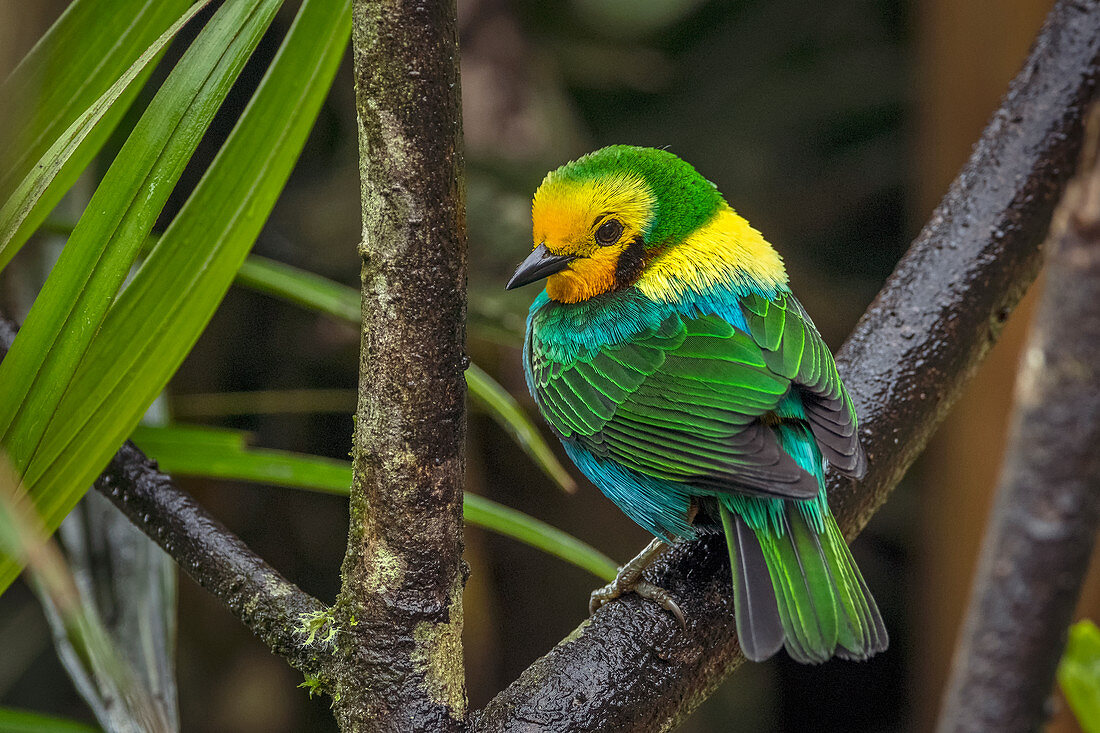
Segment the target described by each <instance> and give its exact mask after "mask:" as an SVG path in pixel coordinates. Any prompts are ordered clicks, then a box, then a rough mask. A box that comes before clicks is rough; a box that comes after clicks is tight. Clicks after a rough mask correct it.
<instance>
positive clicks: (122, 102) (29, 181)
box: [0, 0, 210, 270]
mask: <svg viewBox="0 0 1100 733" xmlns="http://www.w3.org/2000/svg"><path fill="white" fill-rule="evenodd" d="M209 2H210V0H201V2H198V3H196V4H195V5H194V6H192V7H191V9H190V10H187V11H186V12H183V14H182V15H180V13H179V12H177V13H176V14H175V16H176V21H175V22H174V23H172V25H171V26H169V27H168V29H167V30H165V31H164V32H163V33H161V35H160V37H159V38H157V39H156V40H155V41H153V43H152V45H149V46H148V48H145V50H144V52H143V53H141V55H140V56H138V58H137V60H135V61H134V62H133V63H132V64H131V65H130V66H129V68H126V69H125V71H124V72H123V73H122V74H121V75H120V76H118V78H117V79H116V80H115V81H114V83H113V84H111V85H110V87H108V88H107V89H106V91H104V92H103V93H102V94H101V95H100V96H99V97H98V98H96V99H95V100H94V101H92V102H91V104H89V105H88V106H87V107H86V108H85V109H84V111H83V112H82V113H81V114H80V115H79V116H77V117H76V119H74V120H72V122H71V123H69V124H68V126H67V127H65V128H61V129H62V130H63V132H61V133H60V134H59V135H56V136H55V135H54V134H53V132H52V128H54V127H57V126H58V125H60V124H61V122H63V121H65V120H67V119H68V117H69V114H70V113H71V109H70V107H69V106H68V105H63V104H61V103H60V102H59V104H58V107H60V108H59V109H57V110H51V109H47V110H46V111H45V112H44V114H51V113H52V114H53V115H54V119H53V120H43V121H42V122H43V124H44V129H41V130H39V129H35V130H34V132H33V135H34V139H33V140H32V141H30V143H29V144H28V147H27V151H26V153H25V155H33V151H35V150H37V149H38V148H39V147H42V145H41V142H42V141H43V140H44V141H46V142H47V143H48V144H49V147H48V149H46V150H45V151H43V152H42V153H41V157H40V158H37V159H35V158H31V159H30V161H31V162H34V161H35V160H37V164H36V165H33V166H31V167H30V168H29V169H28V170H26V171H25V175H24V176H23V177H22V178H21V180H20V179H17V178H16V176H17V175H19V174H20V173H22V172H23V169H24V165H23V162H22V158H20V159H19V160H16V161H15V162H14V164H13V165H12V167H11V169H10V170H9V171H8V175H7V177H6V178H5V180H4V182H3V184H2V186H0V196H3V205H2V206H0V270H2V269H4V266H5V265H7V263H8V262H9V261H11V258H12V257H14V256H15V253H16V252H17V251H18V250H19V248H20V247H21V246H22V244H23V243H24V242H25V241H26V239H27V237H28V236H29V235H30V233H31V232H32V231H33V230H34V228H35V227H37V226H38V224H39V223H40V222H41V221H42V219H43V218H45V216H46V214H47V213H48V212H49V210H50V209H52V208H53V207H54V206H55V205H56V204H57V202H58V201H59V200H60V198H61V196H62V195H63V194H64V192H65V191H66V190H67V189H68V187H69V186H71V185H72V183H73V181H75V180H76V177H77V176H78V175H79V174H80V171H82V170H83V169H84V167H85V166H87V164H88V162H89V161H90V160H91V158H92V156H93V155H94V154H95V151H96V150H98V149H99V147H100V146H101V145H102V144H103V142H104V140H105V139H106V136H107V134H108V133H109V132H110V131H111V129H113V127H114V125H115V124H117V123H118V119H119V118H120V117H121V116H122V114H123V113H124V112H125V110H126V108H127V107H128V106H129V104H130V102H131V101H133V97H134V95H136V94H137V92H138V90H139V89H140V87H141V85H140V84H135V83H134V81H135V80H137V79H142V80H143V79H144V78H145V77H146V76H148V73H149V72H150V71H152V62H153V61H154V60H155V59H157V58H158V57H159V56H160V54H161V53H162V52H163V51H164V49H165V48H166V47H167V45H168V43H169V41H171V40H172V39H173V38H174V37H175V35H176V34H177V33H178V32H179V31H180V29H181V28H183V26H185V25H186V24H187V23H188V21H190V20H191V19H192V18H193V17H194V16H195V14H196V13H198V12H199V10H201V9H202V8H203V7H204V6H206V5H207V4H209ZM179 5H182V6H183V7H182V8H180V12H182V11H183V9H184V8H186V6H187V5H188V3H184V2H180V1H179V0H173V1H172V2H168V3H165V7H163V8H160V9H159V10H158V11H157V12H158V13H163V12H164V11H165V9H168V8H172V7H174V6H179ZM85 10H86V9H85ZM84 15H86V12H81V13H80V14H79V16H78V18H77V20H80V19H81V18H82V17H83V16H84ZM141 15H142V16H144V13H142V14H141ZM62 20H65V18H63V19H62ZM153 20H154V23H153V24H151V27H150V28H141V29H140V30H143V31H145V33H135V35H137V36H138V37H137V38H130V37H129V36H130V34H127V35H126V36H124V37H123V39H122V41H129V42H130V43H131V44H133V43H135V42H140V41H141V40H142V38H143V37H144V36H145V35H147V33H148V31H149V30H150V29H151V28H157V27H159V26H160V25H161V24H160V23H158V22H156V21H159V20H160V19H159V17H156V18H153ZM70 24H71V23H70V22H66V23H65V25H66V30H67V31H68V32H67V33H66V34H65V36H66V37H67V36H68V35H71V32H72V30H73V29H71V28H68V26H69V25H70ZM89 35H90V34H89ZM50 45H51V46H52V45H53V44H50ZM97 45H98V44H97ZM48 48H49V47H47V50H48ZM35 50H36V51H37V50H38V48H37V47H36V49H35ZM32 54H34V55H36V56H37V54H35V52H34V51H32ZM21 68H22V67H21ZM17 71H18V70H17ZM29 75H30V71H29V70H28V71H26V72H25V74H20V78H19V79H18V80H17V81H16V82H15V83H14V84H13V85H14V86H17V87H21V86H25V84H26V83H28V81H27V80H24V79H23V77H24V76H29ZM68 80H69V75H68V74H64V75H63V77H62V81H63V82H64V81H68ZM70 86H72V85H71V84H64V83H62V84H61V85H60V88H59V89H54V88H51V89H50V90H49V100H50V102H53V101H54V99H55V97H57V96H58V95H64V93H65V92H66V90H67V89H68V88H69V87H70ZM84 89H85V87H81V88H80V89H78V90H76V91H77V94H78V97H77V98H79V96H81V95H80V92H82V91H84ZM14 93H18V92H14ZM69 104H70V105H71V104H72V101H70V102H69ZM52 106H53V105H50V107H52ZM34 120H37V117H33V118H32V122H33V121H34ZM51 122H52V124H50V123H51ZM12 134H13V137H14V138H15V139H16V140H18V139H19V136H20V133H19V132H13V133H12ZM24 134H26V133H24ZM10 147H13V148H14V147H16V146H15V145H10ZM16 180H19V183H18V185H15V181H16ZM9 188H11V189H12V191H11V192H10V194H9V193H8V189H9Z"/></svg>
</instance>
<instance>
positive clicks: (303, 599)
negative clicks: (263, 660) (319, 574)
mask: <svg viewBox="0 0 1100 733" xmlns="http://www.w3.org/2000/svg"><path fill="white" fill-rule="evenodd" d="M95 488H96V490H97V491H99V492H100V493H101V494H103V495H104V496H106V497H107V498H108V499H110V500H111V501H112V502H113V503H114V505H115V506H117V507H118V508H119V509H120V510H122V513H123V514H125V515H126V516H127V517H129V518H130V520H131V521H132V522H133V523H134V524H135V525H137V526H138V527H139V528H141V530H142V531H143V532H145V534H147V535H148V536H149V537H150V539H152V540H153V541H154V542H156V543H157V544H158V545H160V547H161V548H162V549H163V550H164V551H165V552H167V553H168V554H169V555H170V556H171V557H172V558H173V559H174V560H175V561H176V562H177V563H179V566H180V567H181V568H182V569H183V570H184V572H186V573H187V574H188V575H190V576H191V578H192V579H193V580H194V581H195V582H196V583H198V584H199V585H201V586H202V587H203V588H205V589H206V590H207V591H209V592H210V594H211V595H213V596H214V597H215V598H218V599H219V600H221V601H222V602H223V603H224V604H225V605H226V606H228V607H229V610H230V611H232V612H233V615H235V616H236V617H237V618H238V619H240V621H241V623H243V624H244V625H245V626H246V627H248V628H249V629H250V630H251V631H252V633H254V634H255V635H256V636H258V637H259V638H260V640H261V641H263V642H264V643H265V644H267V646H268V648H269V649H271V651H272V652H274V653H275V654H278V655H279V656H280V657H283V658H284V659H286V660H287V662H288V663H289V664H290V665H291V666H293V667H295V668H297V669H299V670H301V671H302V672H303V673H304V674H306V675H307V676H319V675H320V674H322V669H323V668H324V666H325V665H326V664H327V662H328V660H329V652H328V650H327V648H326V646H325V645H324V644H323V643H322V642H320V641H319V640H318V637H320V638H323V637H324V635H325V632H326V630H325V629H320V632H321V633H320V634H314V635H313V638H309V634H308V630H307V625H306V620H307V619H310V618H315V619H323V618H324V616H323V614H324V613H325V611H326V610H327V609H326V607H325V605H324V604H323V603H321V602H320V601H319V600H317V599H316V598H314V597H313V596H311V595H309V594H308V593H305V592H303V591H302V590H301V589H299V588H298V587H297V586H296V585H294V584H293V583H291V582H290V581H289V580H287V579H286V578H284V577H283V576H282V575H280V574H279V573H278V571H276V570H275V569H274V568H272V567H271V566H270V565H268V564H267V563H266V562H264V560H263V559H262V558H260V557H259V556H258V555H256V554H255V553H253V552H252V550H250V549H249V548H248V547H247V546H246V545H245V544H244V543H243V542H241V540H240V539H239V538H238V537H237V536H236V535H234V534H233V533H232V532H230V531H229V530H227V529H226V528H225V527H224V526H223V525H222V524H221V522H219V521H218V520H217V519H215V518H214V517H212V516H211V515H210V513H209V512H207V511H206V509H204V508H203V507H202V506H200V505H199V504H198V503H197V502H195V500H194V499H192V498H191V496H190V495H189V494H187V493H186V492H185V491H183V490H181V489H180V488H178V487H177V486H176V485H175V483H174V482H173V481H172V479H171V477H170V476H168V475H166V474H163V473H161V472H160V471H158V470H157V464H156V462H155V461H153V460H151V459H149V458H147V457H146V456H145V455H144V454H143V453H142V452H141V451H140V450H138V448H137V447H136V446H135V445H134V444H133V443H131V442H130V441H126V443H124V444H123V446H122V447H121V448H119V450H118V453H116V454H115V456H114V458H112V459H111V463H110V464H109V465H108V466H107V468H106V470H104V472H103V473H102V474H101V475H100V476H99V478H98V479H96V482H95Z"/></svg>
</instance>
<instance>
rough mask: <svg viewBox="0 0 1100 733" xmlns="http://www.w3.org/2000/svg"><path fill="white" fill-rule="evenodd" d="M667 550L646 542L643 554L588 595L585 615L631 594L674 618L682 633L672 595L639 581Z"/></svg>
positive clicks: (680, 617) (681, 616)
mask: <svg viewBox="0 0 1100 733" xmlns="http://www.w3.org/2000/svg"><path fill="white" fill-rule="evenodd" d="M667 549H668V545H666V544H665V543H664V542H661V541H660V540H653V541H652V542H650V543H649V544H648V545H647V546H646V548H645V549H644V550H642V551H641V552H640V553H638V555H637V557H635V558H634V559H633V560H631V561H630V562H628V563H627V564H626V565H623V566H622V567H621V568H619V573H618V575H616V576H615V579H614V580H613V581H611V582H610V583H608V584H607V585H605V586H604V587H602V588H598V589H597V590H594V591H592V595H591V596H590V597H589V600H588V612H589V613H590V614H592V613H595V612H596V610H597V609H599V608H600V606H602V605H604V604H605V603H607V602H609V601H613V600H615V599H616V598H618V597H619V596H621V595H622V594H623V593H630V592H631V591H633V592H635V593H637V594H638V595H640V596H641V597H642V598H648V599H649V600H651V601H653V602H655V603H657V604H658V605H660V606H661V608H663V609H665V610H666V611H668V612H669V613H671V614H672V615H673V616H675V617H676V620H677V621H679V622H680V626H681V627H682V628H685V629H686V628H687V621H686V620H685V619H684V614H683V611H681V610H680V607H679V606H678V605H677V604H676V601H674V600H673V599H672V594H671V593H669V592H668V591H667V590H665V589H664V588H662V587H660V586H659V585H656V584H654V583H650V582H649V581H648V580H642V573H643V572H644V571H645V569H646V568H648V567H649V566H650V565H652V564H653V561H654V560H656V559H657V558H658V557H660V556H661V555H662V554H664V552H665V550H667Z"/></svg>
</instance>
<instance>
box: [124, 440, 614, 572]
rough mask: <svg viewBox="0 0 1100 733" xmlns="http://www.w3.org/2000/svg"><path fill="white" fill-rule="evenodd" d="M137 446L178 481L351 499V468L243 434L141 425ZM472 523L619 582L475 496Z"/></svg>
mask: <svg viewBox="0 0 1100 733" xmlns="http://www.w3.org/2000/svg"><path fill="white" fill-rule="evenodd" d="M133 440H134V442H135V443H136V444H137V445H138V447H140V448H141V449H142V450H143V451H145V452H146V453H148V454H149V455H150V456H151V457H153V458H155V459H156V460H157V462H158V463H159V464H160V467H161V468H162V469H163V470H165V471H167V472H168V473H172V474H175V475H178V476H205V477H208V478H221V479H232V480H237V481H255V482H258V483H265V484H272V485H275V486H286V487H289V488H295V489H308V490H310V491H320V492H324V493H327V494H337V495H340V496H347V495H348V490H349V487H350V486H351V464H350V463H348V462H347V461H336V460H333V459H330V458H322V457H319V456H309V455H303V454H301V453H291V452H288V451H277V450H268V449H259V448H248V447H247V446H246V445H245V436H244V434H243V433H240V432H237V431H232V430H222V429H217V428H204V427H196V426H181V425H173V426H170V427H166V428H150V427H145V426H139V427H138V428H137V429H136V430H135V431H134V434H133ZM463 512H464V514H465V517H466V521H467V522H469V523H470V524H473V525H477V526H479V527H483V528H485V529H488V530H491V531H493V532H496V533H498V534H502V535H504V536H506V537H511V538H512V539H515V540H518V541H520V542H523V543H524V544H527V545H530V546H532V547H535V548H538V549H539V550H542V551H543V552H546V553H547V554H550V555H553V556H554V557H557V558H560V559H562V560H564V561H566V562H568V563H572V564H573V565H576V566H577V567H580V568H583V569H585V570H587V571H588V572H590V573H592V574H593V575H595V576H597V577H599V578H602V579H604V580H613V579H614V578H615V573H616V570H617V568H616V566H615V563H614V562H613V561H612V560H611V559H610V558H609V557H607V556H606V555H604V554H603V553H601V552H600V551H599V550H597V549H595V548H594V547H592V546H591V545H588V544H587V543H585V542H582V541H581V540H579V539H577V538H576V537H573V536H572V535H569V534H567V533H565V532H563V531H561V530H560V529H558V528H556V527H553V526H551V525H549V524H547V523H546V522H543V521H540V520H538V519H535V518H534V517H531V516H529V515H527V514H524V513H522V512H519V511H516V510H515V509H510V508H508V507H506V506H503V505H501V504H498V503H496V502H494V501H491V500H489V499H486V498H484V497H482V496H477V495H476V494H469V493H468V494H466V495H465V496H464V497H463Z"/></svg>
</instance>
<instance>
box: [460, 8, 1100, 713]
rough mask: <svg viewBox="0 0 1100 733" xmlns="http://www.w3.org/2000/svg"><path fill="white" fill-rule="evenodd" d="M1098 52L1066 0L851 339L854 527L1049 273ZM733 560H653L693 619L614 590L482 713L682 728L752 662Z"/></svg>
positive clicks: (698, 554) (844, 363)
mask: <svg viewBox="0 0 1100 733" xmlns="http://www.w3.org/2000/svg"><path fill="white" fill-rule="evenodd" d="M1098 65H1100V3H1097V2H1065V1H1063V2H1059V3H1058V4H1057V5H1056V6H1055V8H1054V10H1053V11H1052V12H1051V15H1050V17H1049V18H1048V19H1047V22H1046V24H1045V26H1044V28H1043V31H1042V32H1041V33H1040V35H1039V38H1038V40H1037V41H1036V44H1035V47H1034V49H1033V50H1032V53H1031V56H1030V57H1029V59H1028V61H1027V63H1026V64H1025V66H1024V69H1023V70H1022V71H1021V72H1020V74H1019V75H1018V76H1017V77H1016V79H1015V80H1014V81H1013V83H1012V85H1011V87H1010V89H1009V92H1008V94H1007V96H1006V98H1005V100H1004V102H1003V104H1002V106H1001V108H1000V109H999V110H998V112H997V113H996V114H995V115H994V117H993V120H992V121H991V122H990V124H989V126H988V127H987V128H986V131H985V133H984V134H983V136H982V139H981V141H980V142H979V143H978V145H977V147H976V148H975V150H974V153H973V155H972V157H971V159H970V161H969V162H968V163H967V165H966V167H965V168H964V170H963V171H962V173H960V175H959V177H958V178H957V179H956V180H955V182H954V183H953V184H952V186H951V188H950V190H949V191H948V193H947V195H946V197H945V198H944V200H943V201H942V203H941V204H940V206H939V207H938V208H937V209H936V211H935V213H934V214H933V216H932V219H931V220H930V221H929V223H928V224H927V225H926V226H925V228H924V230H923V231H922V232H921V234H920V236H919V237H918V238H917V240H916V241H915V242H914V244H913V246H912V247H911V249H910V251H909V252H908V253H907V254H906V256H905V257H904V258H903V259H902V261H901V262H900V263H899V265H898V267H897V269H896V270H895V272H894V274H893V275H892V276H891V278H890V280H889V281H888V282H887V284H886V287H885V288H884V289H883V291H882V292H881V293H880V294H879V296H878V298H877V299H876V300H875V302H874V303H873V304H872V305H871V307H870V308H869V309H868V311H867V313H866V314H865V315H864V317H863V318H862V319H861V320H860V322H859V324H858V325H857V326H856V330H855V332H854V333H853V334H852V336H851V337H850V338H849V339H848V341H847V343H846V344H845V345H844V347H843V348H842V349H841V351H840V353H839V354H838V356H837V363H838V365H839V367H840V370H841V374H842V375H843V377H844V381H845V383H846V384H847V386H848V389H849V391H850V392H851V394H852V397H853V399H854V400H855V402H856V405H857V408H858V410H859V414H860V418H861V425H860V427H861V437H862V440H863V444H864V446H865V447H866V448H867V451H868V457H869V459H870V470H869V473H868V475H867V477H866V478H865V479H864V480H863V481H861V482H860V483H859V484H852V483H850V482H846V481H843V480H841V479H839V478H838V477H836V476H831V477H830V484H829V490H830V500H831V504H832V506H833V510H834V512H836V515H837V519H838V521H839V522H840V526H841V527H842V528H843V529H844V531H845V532H846V534H847V535H848V537H849V538H851V537H854V536H855V535H856V534H857V533H858V532H859V531H860V530H861V529H862V528H863V526H864V525H865V524H866V523H867V521H868V520H869V519H870V517H871V515H872V514H873V513H874V511H875V510H876V509H877V508H878V507H879V506H880V505H881V504H882V502H883V501H885V499H886V496H887V495H888V494H889V492H890V490H891V489H893V487H894V486H895V485H896V484H897V483H898V481H899V480H900V479H901V477H902V475H903V474H904V473H905V471H906V470H907V469H908V467H909V465H910V464H911V463H912V461H913V459H914V458H915V457H916V456H917V454H918V453H919V452H920V451H921V449H922V448H923V447H924V445H925V443H926V442H927V440H928V438H929V437H930V436H931V434H932V432H933V430H934V429H935V427H936V425H937V424H938V423H939V421H940V420H941V419H942V417H943V415H944V414H945V413H946V411H947V410H948V408H949V407H950V406H951V404H952V402H953V401H954V400H955V398H956V397H957V396H958V394H959V392H960V390H961V389H962V387H963V385H964V384H965V383H966V381H967V380H968V378H969V377H970V376H971V375H972V374H973V372H974V370H975V368H976V366H977V365H978V363H979V362H980V360H981V358H982V357H983V356H984V355H985V354H986V353H987V352H988V350H989V348H990V347H991V346H992V344H993V343H994V341H995V340H996V337H997V335H998V333H999V332H1000V330H1001V327H1002V325H1003V324H1004V322H1005V320H1006V319H1007V318H1008V315H1009V313H1010V312H1011V310H1012V308H1013V306H1014V305H1015V304H1016V303H1017V301H1018V300H1019V298H1020V296H1021V295H1022V294H1023V292H1024V290H1025V289H1026V288H1027V286H1028V285H1029V284H1030V283H1031V282H1032V281H1033V280H1034V278H1035V275H1036V273H1037V271H1038V269H1039V266H1040V261H1041V256H1040V249H1039V245H1040V243H1041V241H1042V238H1043V235H1044V233H1045V232H1046V229H1047V225H1048V223H1049V221H1050V216H1051V212H1052V210H1053V208H1054V204H1055V202H1056V201H1057V199H1058V197H1059V195H1060V193H1061V191H1062V189H1063V187H1064V185H1065V182H1066V179H1067V178H1068V176H1069V173H1070V172H1071V171H1072V168H1073V163H1074V161H1075V158H1076V156H1077V152H1078V150H1079V147H1080V127H1081V118H1082V114H1083V110H1084V109H1085V108H1086V107H1087V105H1088V103H1089V102H1090V100H1091V99H1092V98H1093V96H1094V93H1095V84H1096V79H1097V75H1098ZM726 562H727V561H726V559H725V550H724V548H723V547H722V540H721V538H718V537H715V538H709V539H704V540H701V541H698V542H693V543H690V544H687V545H684V546H680V547H677V548H676V549H675V550H674V551H673V552H671V553H669V555H668V556H667V559H664V560H662V561H661V562H660V563H659V564H658V566H657V567H656V568H655V569H654V571H653V573H654V574H655V576H656V579H657V580H658V581H659V582H660V583H661V584H663V585H664V586H665V587H666V588H668V589H669V590H670V591H671V592H672V593H673V595H674V597H675V598H677V600H678V601H679V602H680V607H681V608H682V609H683V611H684V612H685V614H686V615H687V617H688V627H687V629H686V631H683V632H681V631H680V630H679V628H678V627H677V625H676V622H675V621H674V620H673V619H672V617H671V616H670V615H669V614H667V613H665V612H664V611H662V610H661V609H660V608H658V607H657V606H656V605H655V604H651V603H646V602H643V601H641V600H640V599H638V598H637V597H636V596H627V597H624V598H622V599H620V600H619V601H616V602H614V603H610V604H608V605H607V606H605V607H604V608H602V609H601V610H600V611H599V612H598V613H597V614H596V615H595V616H594V617H593V619H592V620H591V621H590V622H586V623H585V624H582V626H581V627H580V628H579V629H578V630H577V631H576V632H575V633H574V634H573V635H571V636H570V637H569V638H567V639H566V640H564V641H563V642H562V643H560V644H559V645H558V646H557V647H555V648H554V649H553V650H552V651H551V652H550V653H549V654H547V655H546V656H545V657H543V658H542V659H540V660H539V661H537V662H536V663H535V664H533V665H532V666H531V667H530V668H528V669H527V670H526V671H525V672H524V673H523V675H522V676H521V677H520V678H519V679H518V680H517V681H516V682H515V683H513V684H512V685H511V686H510V687H509V688H507V689H506V690H505V691H504V692H502V693H501V694H500V695H498V696H497V697H496V698H495V699H493V700H492V701H491V702H490V703H489V705H488V706H486V708H485V709H484V710H483V711H482V712H480V713H479V714H478V715H476V716H475V717H474V719H473V726H472V727H473V728H475V729H477V730H483V731H498V730H536V729H537V730H547V731H549V730H553V731H564V730H569V731H597V730H600V731H603V730H606V731H611V730H662V729H667V728H670V727H672V726H673V725H675V723H676V722H678V721H679V720H681V719H682V718H683V717H684V716H685V715H686V714H687V713H689V712H690V711H691V710H692V709H694V708H695V707H696V706H697V705H698V704H699V703H700V702H701V701H702V700H703V699H705V698H706V696H707V695H708V694H709V693H710V691H711V690H713V688H714V687H715V686H716V685H717V684H718V683H719V682H721V680H722V679H724V678H725V677H726V676H727V675H728V674H729V673H730V671H732V670H733V669H734V668H735V667H736V666H737V665H739V664H740V663H741V662H742V661H743V658H742V656H741V654H740V651H739V649H738V647H737V643H736V638H735V633H734V624H733V610H732V605H731V600H730V592H729V570H728V567H727V565H726Z"/></svg>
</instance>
